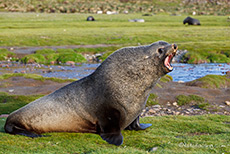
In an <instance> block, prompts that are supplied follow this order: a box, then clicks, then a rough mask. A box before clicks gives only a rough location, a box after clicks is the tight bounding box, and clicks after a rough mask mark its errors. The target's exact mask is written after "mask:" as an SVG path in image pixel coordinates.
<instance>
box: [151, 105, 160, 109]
mask: <svg viewBox="0 0 230 154" xmlns="http://www.w3.org/2000/svg"><path fill="white" fill-rule="evenodd" d="M160 107H161V106H160V105H154V106H153V108H160Z"/></svg>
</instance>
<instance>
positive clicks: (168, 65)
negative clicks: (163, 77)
mask: <svg viewBox="0 0 230 154" xmlns="http://www.w3.org/2000/svg"><path fill="white" fill-rule="evenodd" d="M174 55H175V54H173V53H172V54H170V55H168V56H167V57H166V58H165V60H164V65H165V67H167V68H168V70H169V71H172V70H173V67H172V66H171V61H172V59H173V57H174Z"/></svg>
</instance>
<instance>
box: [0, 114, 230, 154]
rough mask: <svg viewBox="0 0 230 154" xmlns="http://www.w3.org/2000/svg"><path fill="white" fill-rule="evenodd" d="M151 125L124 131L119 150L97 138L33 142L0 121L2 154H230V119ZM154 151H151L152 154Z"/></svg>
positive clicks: (67, 136)
mask: <svg viewBox="0 0 230 154" xmlns="http://www.w3.org/2000/svg"><path fill="white" fill-rule="evenodd" d="M141 122H145V123H152V124H153V126H152V127H150V128H149V129H147V130H145V131H123V132H122V133H123V136H124V143H123V145H121V146H119V147H117V146H114V145H110V144H108V143H106V142H105V141H103V140H102V139H101V138H100V137H99V136H98V135H94V134H81V133H78V134H76V133H49V134H48V135H50V136H49V137H43V138H35V139H31V138H28V137H24V136H14V135H9V134H6V133H5V132H4V131H3V126H4V123H5V118H0V138H1V140H0V149H1V151H0V153H4V154H5V153H7V154H10V153H17V154H21V153H45V154H49V153H50V154H51V153H69V154H73V153H92V154H94V153H116V154H117V153H135V154H136V153H139V154H143V153H159V154H161V153H170V154H172V153H193V154H195V153H197V154H201V153H225V154H227V153H229V151H230V145H229V140H230V125H229V122H230V121H229V116H220V115H204V116H163V117H148V118H143V119H141ZM151 150H152V152H151Z"/></svg>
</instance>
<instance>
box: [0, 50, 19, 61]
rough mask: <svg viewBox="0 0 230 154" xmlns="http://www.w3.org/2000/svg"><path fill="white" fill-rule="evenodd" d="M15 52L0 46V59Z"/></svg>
mask: <svg viewBox="0 0 230 154" xmlns="http://www.w3.org/2000/svg"><path fill="white" fill-rule="evenodd" d="M15 55H16V54H15V53H13V52H10V51H8V50H7V49H1V48H0V60H6V59H7V58H9V57H12V56H15Z"/></svg>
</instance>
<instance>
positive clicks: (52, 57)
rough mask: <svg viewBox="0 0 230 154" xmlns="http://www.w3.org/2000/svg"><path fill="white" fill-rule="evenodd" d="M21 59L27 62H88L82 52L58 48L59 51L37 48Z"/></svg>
mask: <svg viewBox="0 0 230 154" xmlns="http://www.w3.org/2000/svg"><path fill="white" fill-rule="evenodd" d="M20 61H21V62H23V63H25V64H27V63H35V62H36V63H40V64H41V63H42V64H50V63H51V62H54V63H58V64H59V63H66V62H67V61H73V62H77V63H82V62H86V59H85V57H84V56H83V55H82V54H80V53H76V52H75V51H74V50H73V49H57V51H54V50H52V49H42V50H37V51H36V52H35V54H30V55H26V56H24V57H22V58H21V59H20Z"/></svg>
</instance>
